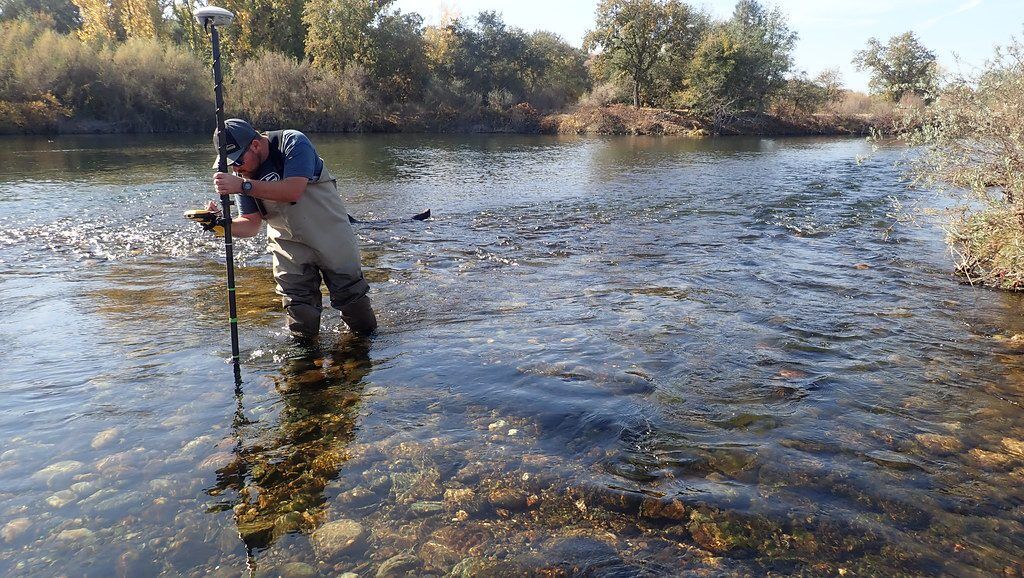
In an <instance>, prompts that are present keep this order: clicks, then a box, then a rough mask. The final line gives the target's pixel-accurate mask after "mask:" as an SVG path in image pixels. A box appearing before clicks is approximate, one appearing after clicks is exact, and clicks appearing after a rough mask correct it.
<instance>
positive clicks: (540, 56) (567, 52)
mask: <svg viewBox="0 0 1024 578" xmlns="http://www.w3.org/2000/svg"><path fill="white" fill-rule="evenodd" d="M526 44H527V47H526V49H527V53H528V57H527V59H526V60H527V62H529V63H531V66H530V68H529V69H528V70H527V71H526V73H527V77H526V87H527V91H528V95H527V100H528V101H529V102H530V103H531V104H533V105H534V106H535V107H537V108H539V109H541V110H556V109H560V108H562V107H564V106H565V105H566V104H569V103H571V102H575V101H577V100H578V99H579V98H580V96H581V95H582V94H583V93H584V92H585V91H587V90H588V89H589V88H590V82H589V79H588V77H587V66H586V58H587V57H586V54H584V53H583V51H582V50H580V49H578V48H575V47H573V46H570V45H569V44H568V43H566V42H565V41H564V40H562V38H561V37H559V36H558V35H557V34H552V33H551V32H534V33H533V34H531V35H530V36H529V37H528V38H527V41H526Z"/></svg>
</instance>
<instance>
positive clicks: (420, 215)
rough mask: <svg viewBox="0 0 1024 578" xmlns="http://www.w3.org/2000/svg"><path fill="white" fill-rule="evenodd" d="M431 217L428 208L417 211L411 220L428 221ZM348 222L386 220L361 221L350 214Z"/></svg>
mask: <svg viewBox="0 0 1024 578" xmlns="http://www.w3.org/2000/svg"><path fill="white" fill-rule="evenodd" d="M429 218H430V209H427V210H426V211H423V212H422V213H416V214H415V215H413V216H411V217H409V220H411V221H426V220H427V219H429ZM396 220H401V221H404V220H405V219H396ZM348 222H349V223H381V222H384V221H360V220H359V219H357V218H355V217H353V216H352V215H349V216H348Z"/></svg>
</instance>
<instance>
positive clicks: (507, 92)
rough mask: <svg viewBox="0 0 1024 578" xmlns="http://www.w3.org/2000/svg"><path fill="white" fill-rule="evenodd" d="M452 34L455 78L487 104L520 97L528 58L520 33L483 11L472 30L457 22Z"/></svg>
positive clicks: (523, 36) (524, 89)
mask: <svg viewBox="0 0 1024 578" xmlns="http://www.w3.org/2000/svg"><path fill="white" fill-rule="evenodd" d="M454 32H455V37H456V45H455V46H456V49H455V52H454V54H453V57H454V62H453V63H452V66H451V69H452V71H453V73H454V75H455V77H456V78H458V79H460V80H462V81H463V82H465V84H466V86H467V87H468V88H469V89H470V90H472V91H474V92H478V93H480V94H482V95H484V97H485V100H487V101H490V100H493V99H494V97H497V96H498V95H499V94H501V95H502V97H503V98H504V99H505V100H513V101H518V100H519V99H521V98H522V97H523V95H524V94H525V92H526V84H527V79H526V76H527V74H528V73H527V69H528V68H529V67H530V62H529V59H530V55H529V54H528V50H527V48H528V44H527V35H526V33H525V32H523V30H522V29H519V28H509V27H508V26H506V25H505V22H504V21H502V19H501V16H500V15H499V14H498V13H496V12H488V11H485V12H481V13H479V14H477V16H476V18H475V19H474V22H473V25H472V26H466V25H464V24H463V23H462V22H456V23H455V24H454ZM488 103H489V104H492V105H494V104H497V103H491V102H488ZM506 104H512V103H506Z"/></svg>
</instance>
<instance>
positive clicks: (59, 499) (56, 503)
mask: <svg viewBox="0 0 1024 578" xmlns="http://www.w3.org/2000/svg"><path fill="white" fill-rule="evenodd" d="M77 499H78V496H76V495H75V493H74V492H72V491H71V490H62V491H60V492H57V493H56V494H54V495H52V496H50V497H49V498H46V503H47V504H49V505H50V506H51V507H53V508H63V507H64V506H66V505H68V504H70V503H71V502H74V501H75V500H77Z"/></svg>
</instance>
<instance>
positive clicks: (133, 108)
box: [112, 38, 213, 132]
mask: <svg viewBox="0 0 1024 578" xmlns="http://www.w3.org/2000/svg"><path fill="white" fill-rule="evenodd" d="M112 62H113V65H114V66H113V68H114V70H115V71H116V76H115V77H114V78H115V81H116V82H117V83H118V84H119V85H120V86H119V87H118V90H117V91H116V92H117V93H118V94H117V97H118V100H120V110H119V111H112V112H113V114H116V115H117V116H114V117H113V118H114V119H116V118H120V119H122V120H123V121H124V122H126V123H127V124H128V125H129V128H130V129H131V130H135V131H146V132H152V131H170V130H194V129H198V128H201V127H202V126H204V125H205V124H206V123H207V121H208V120H209V117H210V116H211V115H210V110H211V105H212V104H213V99H212V97H211V93H212V92H213V90H212V86H211V85H210V82H209V72H208V71H207V70H206V67H205V66H204V64H203V62H202V61H201V60H199V59H198V58H197V57H196V56H195V55H193V54H192V53H190V52H187V51H185V50H184V49H182V48H180V47H176V46H172V45H168V44H162V43H160V42H158V41H156V40H152V39H139V38H137V39H132V40H129V41H127V42H125V43H124V44H120V45H118V46H117V48H115V49H114V51H113V54H112ZM112 116H113V115H112Z"/></svg>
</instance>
